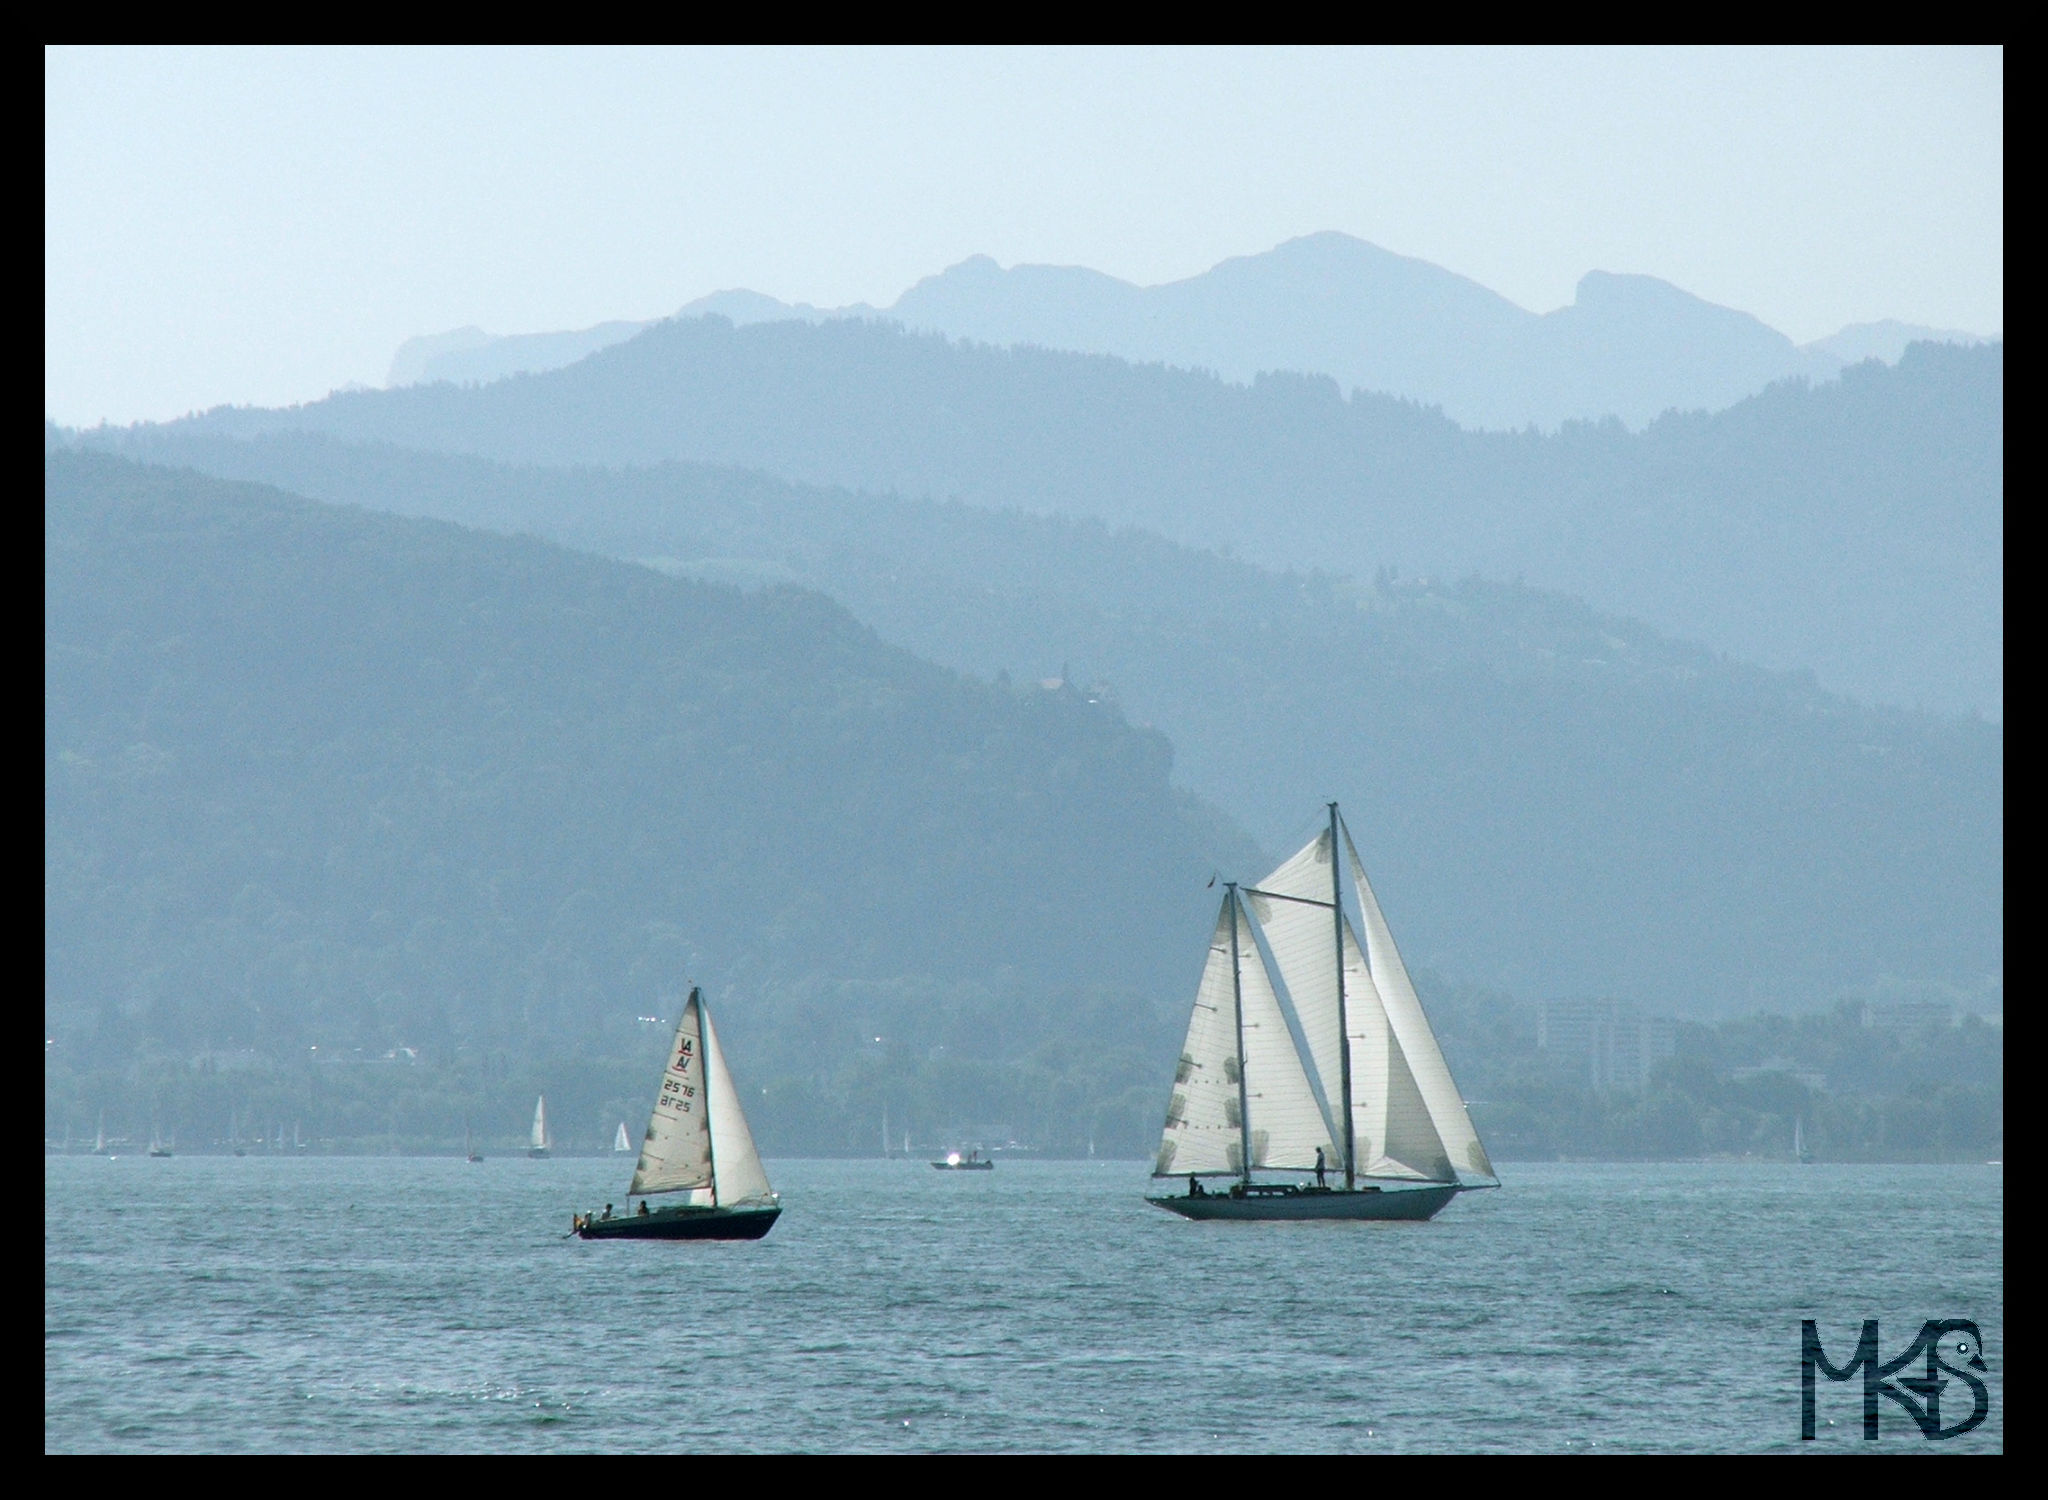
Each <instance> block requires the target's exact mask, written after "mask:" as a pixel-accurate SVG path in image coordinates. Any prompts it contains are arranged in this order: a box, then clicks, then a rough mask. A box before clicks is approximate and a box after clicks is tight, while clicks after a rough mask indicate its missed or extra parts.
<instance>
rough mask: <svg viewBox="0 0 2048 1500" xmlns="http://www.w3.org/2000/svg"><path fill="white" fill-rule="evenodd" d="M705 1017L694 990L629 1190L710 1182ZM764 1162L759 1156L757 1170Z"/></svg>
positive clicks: (649, 1190)
mask: <svg viewBox="0 0 2048 1500" xmlns="http://www.w3.org/2000/svg"><path fill="white" fill-rule="evenodd" d="M702 1017H703V1007H702V1004H701V1002H700V1001H699V998H698V995H697V992H696V991H695V990H692V991H690V998H689V1001H688V1003H687V1004H685V1005H684V1006H683V1018H682V1020H680V1021H679V1022H677V1023H676V1037H675V1042H674V1045H672V1046H671V1047H670V1048H669V1054H668V1067H667V1068H666V1069H665V1070H663V1072H662V1075H661V1092H660V1093H658V1094H656V1095H655V1097H654V1111H653V1113H652V1114H651V1115H649V1117H648V1120H647V1135H646V1138H645V1139H644V1140H643V1141H642V1142H641V1144H640V1163H639V1165H638V1166H637V1167H636V1168H635V1169H634V1171H633V1181H632V1184H631V1185H630V1186H629V1187H628V1188H627V1189H626V1191H627V1192H628V1193H629V1194H633V1195H636V1196H637V1195H640V1194H644V1193H676V1192H681V1191H683V1190H684V1189H686V1188H700V1187H709V1186H710V1185H711V1182H712V1169H711V1128H710V1125H711V1122H710V1117H709V1115H708V1114H707V1113H706V1111H705V1108H704V1105H705V1099H704V1063H703V1054H704V1050H705V1049H704V1045H703V1030H704V1027H703V1020H702ZM744 1128H745V1127H744V1126H742V1129H744ZM747 1149H748V1151H749V1152H750V1153H751V1151H752V1150H753V1142H752V1141H751V1140H749V1141H748V1143H747ZM759 1165H760V1164H759V1161H758V1160H756V1162H755V1167H756V1170H758V1169H759Z"/></svg>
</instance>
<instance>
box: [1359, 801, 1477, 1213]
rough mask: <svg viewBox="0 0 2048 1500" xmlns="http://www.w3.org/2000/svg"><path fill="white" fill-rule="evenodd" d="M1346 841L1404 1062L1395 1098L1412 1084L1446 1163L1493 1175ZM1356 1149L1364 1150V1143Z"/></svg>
mask: <svg viewBox="0 0 2048 1500" xmlns="http://www.w3.org/2000/svg"><path fill="white" fill-rule="evenodd" d="M1344 847H1345V851H1346V853H1347V854H1348V855H1349V856H1350V862H1351V879H1352V883H1353V885H1354V886H1355V888H1356V889H1357V892H1358V905H1359V914H1360V915H1361V916H1362V917H1363V918H1364V919H1365V956H1366V959H1367V961H1368V963H1369V964H1370V965H1371V968H1372V980H1373V986H1374V988H1375V989H1376V991H1377V992H1378V995H1379V1000H1380V1005H1381V1007H1382V1009H1383V1011H1384V1014H1385V1015H1386V1018H1387V1023H1388V1027H1389V1032H1390V1037H1391V1041H1392V1043H1393V1046H1392V1047H1391V1048H1390V1052H1391V1054H1392V1055H1393V1056H1395V1057H1398V1059H1399V1060H1400V1062H1401V1063H1402V1064H1403V1065H1404V1066H1402V1067H1399V1068H1397V1067H1394V1066H1393V1064H1392V1063H1391V1062H1390V1065H1389V1088H1390V1093H1391V1094H1392V1095H1393V1096H1394V1099H1393V1103H1394V1104H1395V1105H1400V1104H1403V1103H1405V1102H1406V1100H1405V1096H1406V1095H1407V1092H1408V1091H1409V1090H1411V1089H1412V1090H1413V1094H1414V1097H1415V1098H1417V1099H1419V1100H1420V1102H1421V1104H1422V1106H1423V1108H1424V1110H1425V1111H1426V1112H1427V1114H1428V1116H1429V1120H1430V1123H1431V1125H1432V1127H1433V1128H1434V1130H1435V1133H1436V1135H1437V1137H1438V1138H1439V1139H1440V1140H1441V1142H1442V1144H1443V1149H1444V1151H1445V1153H1446V1155H1447V1156H1448V1157H1449V1160H1450V1165H1451V1166H1453V1167H1455V1168H1456V1169H1457V1170H1458V1171H1459V1172H1471V1173H1474V1174H1476V1175H1478V1176H1480V1177H1485V1178H1488V1179H1494V1178H1496V1176H1497V1174H1496V1173H1495V1172H1494V1170H1493V1163H1492V1162H1491V1161H1490V1160H1488V1159H1487V1155H1486V1148H1485V1147H1484V1146H1482V1145H1480V1144H1479V1132H1478V1131H1476V1130H1474V1129H1473V1128H1472V1117H1471V1116H1470V1115H1469V1114H1467V1113H1466V1111H1465V1101H1464V1099H1463V1097H1462V1096H1461V1095H1460V1094H1459V1093H1458V1086H1457V1084H1456V1083H1454V1082H1453V1081H1452V1079H1451V1070H1450V1068H1449V1067H1448V1066H1447V1065H1446V1064H1445V1062H1444V1055H1443V1052H1442V1050H1441V1049H1440V1048H1439V1047H1438V1046H1437V1042H1436V1033H1435V1032H1433V1031H1431V1030H1430V1027H1429V1018H1428V1017H1427V1016H1425V1015H1424V1014H1423V1013H1422V1002H1421V1001H1420V1000H1419V999H1417V998H1416V995H1415V986H1414V984H1413V983H1412V982H1411V981H1410V980H1409V978H1408V969H1407V967H1406V965H1404V964H1403V963H1402V962H1401V954H1400V950H1399V949H1397V948H1396V947H1395V946H1394V935H1393V933H1392V932H1390V931H1389V930H1388V928H1387V919H1386V917H1385V916H1384V915H1383V914H1382V913H1381V911H1380V904H1379V901H1378V899H1377V898H1376V897H1374V895H1373V893H1372V883H1371V882H1370V881H1368V880H1367V879H1366V878H1365V866H1364V865H1363V864H1361V863H1360V862H1359V858H1358V848H1357V846H1356V845H1355V844H1353V843H1352V842H1351V831H1350V830H1349V829H1348V828H1347V829H1346V830H1345V831H1344ZM1359 1154H1360V1155H1361V1156H1363V1155H1364V1151H1363V1148H1361V1150H1360V1153H1359Z"/></svg>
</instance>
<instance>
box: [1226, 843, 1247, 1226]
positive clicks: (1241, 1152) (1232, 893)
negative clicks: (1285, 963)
mask: <svg viewBox="0 0 2048 1500" xmlns="http://www.w3.org/2000/svg"><path fill="white" fill-rule="evenodd" d="M1223 889H1224V890H1225V891H1226V892H1228V896H1227V899H1228V900H1229V902H1230V993H1231V995H1232V997H1233V999H1234V1000H1235V1002H1236V1003H1235V1004H1234V1005H1233V1006H1232V1009H1233V1010H1235V1011H1236V1012H1237V1139H1238V1147H1237V1159H1238V1164H1239V1166H1240V1167H1241V1168H1242V1172H1241V1176H1242V1177H1243V1179H1244V1181H1245V1183H1246V1184H1247V1185H1249V1184H1250V1183H1251V1180H1252V1116H1251V1110H1250V1109H1249V1108H1248V1107H1247V1104H1248V1099H1247V1096H1246V1093H1245V1082H1244V974H1243V970H1242V969H1241V967H1240V966H1239V962H1238V947H1237V882H1236V881H1234V880H1232V881H1228V882H1226V883H1225V885H1224V887H1223Z"/></svg>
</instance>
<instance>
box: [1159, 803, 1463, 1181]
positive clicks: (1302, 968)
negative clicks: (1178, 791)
mask: <svg viewBox="0 0 2048 1500" xmlns="http://www.w3.org/2000/svg"><path fill="white" fill-rule="evenodd" d="M1347 864H1348V865H1349V867H1350V871H1351V883H1352V890H1353V892H1354V893H1355V895H1356V897H1357V901H1358V911H1359V916H1360V918H1361V919H1362V921H1363V924H1364V933H1365V938H1364V941H1363V942H1361V941H1360V940H1359V936H1358V930H1357V929H1355V928H1354V927H1353V926H1352V924H1351V918H1350V916H1349V915H1348V914H1347V912H1346V910H1345V901H1344V894H1345V893H1344V884H1343V877H1342V874H1341V871H1342V870H1343V868H1344V867H1345V866H1346V865H1347ZM1268 953H1270V954H1271V955H1272V963H1271V966H1270V968H1269V966H1268V963H1267V959H1266V955H1267V954H1268ZM1283 996H1284V997H1285V1000H1286V1003H1287V1006H1288V1008H1290V1009H1291V1010H1292V1011H1293V1013H1294V1019H1295V1021H1296V1022H1297V1023H1298V1025H1299V1027H1300V1031H1301V1039H1302V1045H1298V1044H1297V1043H1296V1040H1295V1036H1294V1028H1293V1027H1292V1026H1290V1025H1289V1022H1288V1017H1287V1014H1286V1011H1285V1010H1283V1009H1282V997H1283ZM1332 1170H1334V1171H1336V1172H1337V1173H1339V1174H1341V1178H1342V1183H1343V1185H1342V1186H1341V1187H1337V1186H1332V1185H1330V1184H1329V1183H1328V1182H1327V1181H1326V1177H1327V1174H1328V1173H1329V1172H1330V1171H1332ZM1257 1171H1266V1172H1285V1173H1289V1174H1292V1175H1294V1176H1295V1178H1296V1180H1295V1181H1293V1182H1273V1181H1260V1180H1257V1179H1255V1178H1254V1177H1253V1175H1252V1174H1253V1173H1254V1172H1257ZM1309 1172H1313V1173H1314V1174H1315V1182H1314V1183H1313V1184H1312V1185H1311V1184H1308V1183H1304V1182H1302V1181H1300V1180H1299V1178H1300V1175H1301V1174H1305V1173H1309ZM1152 1175H1153V1176H1154V1177H1160V1178H1167V1179H1169V1180H1170V1179H1173V1178H1183V1177H1184V1178H1186V1180H1187V1185H1188V1190H1187V1192H1186V1193H1185V1194H1174V1195H1171V1196H1167V1195H1164V1194H1162V1195H1160V1196H1157V1197H1151V1196H1148V1197H1147V1199H1146V1201H1147V1202H1149V1203H1152V1204H1155V1205H1157V1206H1158V1207H1160V1208H1163V1209H1166V1210H1167V1211H1169V1212H1171V1213H1176V1214H1179V1215H1181V1216H1182V1217H1183V1218H1189V1219H1411V1220H1412V1219H1429V1218H1433V1217H1435V1215H1436V1214H1437V1212H1438V1211H1439V1210H1440V1209H1442V1208H1443V1206H1444V1205H1445V1204H1447V1203H1449V1202H1450V1201H1451V1199H1452V1198H1454V1197H1456V1196H1457V1195H1458V1194H1459V1193H1461V1192H1465V1191H1468V1190H1470V1189H1472V1188H1477V1187H1498V1186H1499V1185H1500V1182H1499V1179H1498V1177H1497V1176H1496V1175H1495V1173H1494V1170H1493V1164H1492V1163H1491V1162H1490V1161H1489V1160H1488V1159H1487V1155H1486V1148H1485V1147H1484V1146H1482V1145H1480V1143H1479V1134H1478V1132H1477V1131H1475V1130H1474V1129H1473V1128H1472V1120H1471V1117H1470V1116H1469V1115H1468V1114H1467V1113H1466V1110H1465V1102H1464V1100H1463V1099H1462V1098H1461V1097H1460V1096H1459V1094H1458V1089H1457V1085H1456V1084H1455V1083H1454V1082H1452V1080H1451V1073H1450V1069H1449V1068H1448V1067H1447V1066H1445V1064H1444V1059H1443V1053H1442V1051H1441V1050H1440V1049H1439V1048H1438V1046H1437V1041H1436V1035H1435V1033H1434V1032H1432V1031H1431V1030H1430V1026H1429V1020H1428V1018H1427V1017H1426V1016H1425V1015H1424V1014H1423V1011H1422V1002H1421V1001H1420V1000H1419V999H1418V998H1417V997H1416V994H1415V987H1414V985H1413V983H1412V982H1411V981H1410V980H1409V977H1408V971H1407V968H1406V967H1405V966H1404V965H1403V964H1402V962H1401V955H1400V954H1399V953H1398V952H1397V951H1396V950H1395V948H1394V938H1393V934H1392V933H1391V932H1390V931H1389V930H1388V928H1387V922H1386V918H1385V916H1384V915H1383V914H1382V913H1381V911H1380V906H1379V901H1378V900H1377V898H1375V897H1374V895H1373V892H1372V887H1371V886H1370V885H1369V884H1367V882H1366V878H1365V870H1364V867H1363V866H1362V865H1361V864H1360V863H1359V859H1358V850H1357V849H1356V848H1355V847H1354V846H1353V845H1352V842H1351V835H1350V832H1349V830H1347V829H1346V828H1345V827H1344V824H1343V821H1342V820H1341V819H1340V818H1339V817H1338V815H1337V804H1336V803H1334V802H1332V803H1331V804H1330V822H1329V826H1328V827H1327V828H1325V829H1323V830H1322V831H1321V832H1319V833H1318V834H1317V835H1316V836H1315V837H1314V838H1313V839H1311V840H1309V842H1308V843H1307V844H1305V845H1303V846H1302V847H1301V849H1299V850H1298V851H1296V853H1295V854H1294V855H1293V856H1292V857H1290V858H1289V859H1288V860H1287V861H1286V862H1285V863H1283V864H1282V865H1281V866H1280V867H1279V868H1278V869H1276V870H1274V871H1273V873H1272V874H1270V875H1268V876H1267V877H1266V878H1265V879H1264V880H1263V881H1261V882H1260V883H1259V885H1257V886H1252V887H1246V888H1245V889H1243V890H1239V888H1238V887H1237V885H1236V884H1235V883H1234V882H1233V883H1230V884H1227V885H1225V887H1224V894H1223V906H1222V909H1221V910H1220V911H1219V912H1218V913H1217V914H1216V925H1215V927H1214V929H1213V930H1212V931H1211V933H1210V937H1209V962H1208V966H1207V967H1206V968H1205V969H1204V970H1203V972H1202V980H1201V985H1200V987H1199V988H1198V989H1197V991H1196V994H1195V1004H1194V1013H1193V1015H1192V1016H1191V1017H1190V1018H1189V1020H1188V1033H1187V1041H1186V1043H1185V1044H1184V1045H1183V1047H1182V1049H1181V1055H1180V1062H1179V1065H1178V1066H1177V1067H1176V1068H1175V1070H1174V1075H1173V1091H1172V1096H1171V1098H1170V1100H1169V1102H1168V1104H1167V1107H1166V1128H1165V1131H1164V1133H1163V1134H1162V1136H1161V1138H1160V1142H1159V1156H1158V1159H1157V1160H1156V1161H1155V1162H1154V1163H1153V1167H1152ZM1204 1177H1231V1178H1235V1179H1236V1181H1235V1182H1233V1183H1232V1184H1231V1185H1230V1187H1229V1189H1228V1190H1227V1191H1221V1192H1213V1193H1212V1192H1208V1191H1205V1190H1204V1189H1203V1187H1202V1185H1201V1179H1202V1178H1204Z"/></svg>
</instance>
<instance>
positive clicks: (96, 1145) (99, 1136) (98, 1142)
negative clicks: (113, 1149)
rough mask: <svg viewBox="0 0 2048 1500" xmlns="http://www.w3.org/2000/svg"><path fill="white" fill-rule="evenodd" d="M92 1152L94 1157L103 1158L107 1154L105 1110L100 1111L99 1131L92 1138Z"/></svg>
mask: <svg viewBox="0 0 2048 1500" xmlns="http://www.w3.org/2000/svg"><path fill="white" fill-rule="evenodd" d="M92 1151H93V1155H95V1156H105V1155H106V1154H107V1112H106V1111H105V1110H101V1111H100V1125H99V1130H98V1131H97V1132H96V1133H95V1134H94V1135H93V1138H92Z"/></svg>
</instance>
